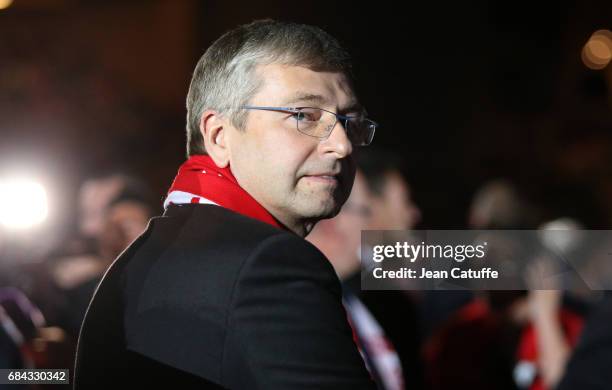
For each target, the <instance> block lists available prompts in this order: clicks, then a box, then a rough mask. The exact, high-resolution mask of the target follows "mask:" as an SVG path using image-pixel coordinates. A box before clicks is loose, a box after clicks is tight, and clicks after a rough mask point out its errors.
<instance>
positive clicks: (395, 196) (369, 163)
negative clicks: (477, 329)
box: [356, 147, 423, 389]
mask: <svg viewBox="0 0 612 390" xmlns="http://www.w3.org/2000/svg"><path fill="white" fill-rule="evenodd" d="M356 158H357V166H358V167H359V170H360V172H361V173H362V174H363V178H364V179H365V183H366V186H367V188H368V192H369V194H370V196H369V201H370V202H369V204H370V209H371V217H370V218H369V221H368V225H367V228H366V229H367V230H400V231H404V230H410V229H413V228H414V227H415V226H416V225H418V224H419V223H420V221H421V211H420V209H419V208H418V206H417V205H416V203H415V201H414V199H413V196H412V191H411V186H410V184H409V182H408V180H407V179H406V177H405V175H404V173H403V168H404V161H403V160H402V158H401V157H400V156H398V155H397V154H395V153H393V152H391V151H389V150H386V149H382V148H372V147H370V148H367V149H360V150H359V152H358V153H357V154H356ZM400 234H401V233H400ZM389 236H392V233H391V234H389ZM395 288H396V290H388V291H374V290H372V291H362V292H361V294H360V299H361V301H362V302H363V303H364V304H365V306H366V307H367V308H368V310H370V312H371V313H372V314H373V316H374V318H376V320H377V321H378V322H379V323H380V325H381V326H382V328H383V329H384V331H385V333H386V336H387V337H388V338H389V340H390V341H391V342H392V343H393V345H394V346H395V349H396V351H397V353H398V355H399V358H400V361H401V364H402V372H403V375H404V378H405V383H406V386H407V388H410V389H420V388H422V387H423V366H422V362H421V359H420V347H421V343H422V332H421V329H420V323H421V320H420V318H419V313H418V308H419V306H420V305H421V303H420V301H421V297H420V296H419V295H420V294H418V293H415V292H414V291H409V287H408V286H404V285H399V286H395Z"/></svg>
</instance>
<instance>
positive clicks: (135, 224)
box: [100, 200, 151, 261]
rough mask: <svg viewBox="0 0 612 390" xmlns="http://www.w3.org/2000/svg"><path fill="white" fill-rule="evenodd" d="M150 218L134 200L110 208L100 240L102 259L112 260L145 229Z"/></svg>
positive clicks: (139, 203)
mask: <svg viewBox="0 0 612 390" xmlns="http://www.w3.org/2000/svg"><path fill="white" fill-rule="evenodd" d="M150 216H151V212H150V210H149V208H148V207H147V206H146V205H145V204H143V203H141V202H137V201H134V200H126V201H121V202H118V203H116V204H114V205H112V206H110V207H109V209H108V214H107V217H106V220H105V223H104V227H103V230H102V235H101V238H100V254H101V256H102V257H103V259H105V260H109V261H112V260H114V259H115V258H116V257H117V256H118V255H119V254H120V253H121V252H122V251H123V250H124V249H125V248H127V246H128V245H129V244H131V243H132V241H134V240H135V239H136V238H137V237H138V236H139V235H140V234H141V233H142V232H143V231H144V230H145V229H146V227H147V223H148V221H149V218H150Z"/></svg>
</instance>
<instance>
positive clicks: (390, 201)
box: [369, 171, 421, 230]
mask: <svg viewBox="0 0 612 390" xmlns="http://www.w3.org/2000/svg"><path fill="white" fill-rule="evenodd" d="M372 212H373V215H372V223H371V226H370V227H369V229H372V230H385V229H386V230H405V229H412V228H413V227H414V226H415V225H416V224H417V223H419V221H420V220H421V212H420V210H419V209H418V207H417V206H416V205H415V204H414V202H413V201H412V197H411V194H410V188H409V187H408V183H407V182H406V180H404V178H403V177H402V175H401V174H400V172H398V171H391V172H388V173H386V174H385V182H384V186H383V190H382V193H381V194H380V195H374V196H372Z"/></svg>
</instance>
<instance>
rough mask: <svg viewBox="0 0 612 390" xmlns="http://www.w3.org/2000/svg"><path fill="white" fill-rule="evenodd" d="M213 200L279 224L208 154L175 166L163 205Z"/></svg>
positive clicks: (238, 211) (256, 217)
mask: <svg viewBox="0 0 612 390" xmlns="http://www.w3.org/2000/svg"><path fill="white" fill-rule="evenodd" d="M189 203H200V204H212V205H217V206H221V207H224V208H226V209H229V210H232V211H234V212H236V213H238V214H242V215H244V216H247V217H250V218H254V219H257V220H259V221H262V222H265V223H268V224H270V225H272V226H276V227H278V228H283V227H282V225H281V224H280V223H279V222H278V221H277V220H276V219H275V218H274V217H273V216H272V214H270V213H269V212H268V211H267V210H266V209H265V208H264V207H263V206H262V205H260V204H259V203H258V202H257V201H256V200H255V199H254V198H253V197H252V196H251V195H249V193H248V192H246V191H245V190H244V189H243V188H242V187H240V185H239V184H238V181H237V180H236V178H235V177H234V175H233V174H232V172H231V170H230V169H229V166H228V167H227V168H219V167H217V165H216V164H215V163H214V161H213V160H212V159H211V158H210V156H201V155H196V156H191V157H190V158H189V159H188V160H187V161H185V162H184V163H183V164H182V165H181V166H180V167H179V170H178V174H177V175H176V177H175V178H174V182H172V186H171V187H170V189H169V190H168V196H167V197H166V200H165V201H164V209H167V208H168V206H170V205H173V204H189Z"/></svg>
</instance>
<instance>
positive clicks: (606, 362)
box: [556, 291, 612, 390]
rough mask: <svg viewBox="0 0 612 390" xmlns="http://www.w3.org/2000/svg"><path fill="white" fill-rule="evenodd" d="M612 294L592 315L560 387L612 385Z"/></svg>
mask: <svg viewBox="0 0 612 390" xmlns="http://www.w3.org/2000/svg"><path fill="white" fill-rule="evenodd" d="M610 324H612V294H611V293H610V291H606V292H605V295H604V297H603V299H602V300H601V302H600V303H599V304H598V305H597V306H596V307H595V309H594V310H593V312H592V313H591V314H590V315H589V316H588V318H587V321H586V324H585V326H584V329H583V331H582V335H581V337H580V340H578V344H577V346H576V348H575V350H574V351H573V352H572V353H571V355H570V358H569V362H568V363H567V366H566V367H565V369H564V371H563V373H562V378H561V380H560V383H559V385H558V386H557V387H556V390H574V389H580V390H604V389H609V388H610V385H611V384H612V370H611V369H610V367H612V326H611V325H610Z"/></svg>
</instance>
